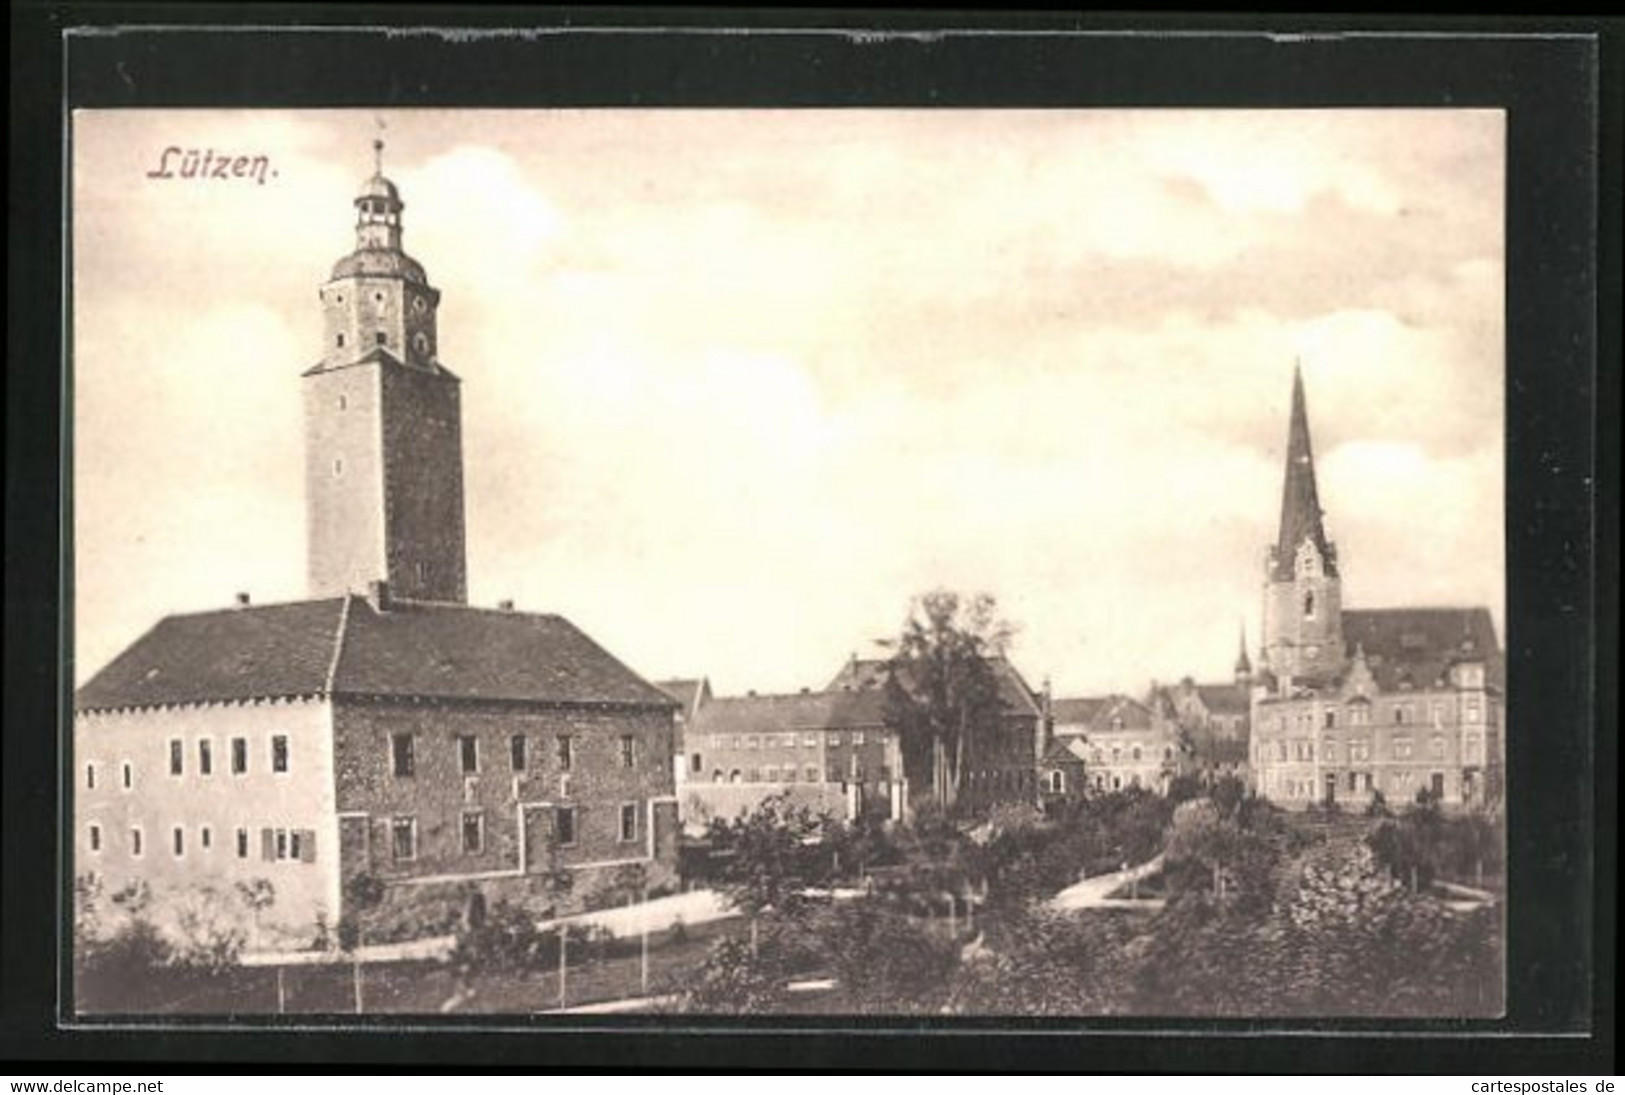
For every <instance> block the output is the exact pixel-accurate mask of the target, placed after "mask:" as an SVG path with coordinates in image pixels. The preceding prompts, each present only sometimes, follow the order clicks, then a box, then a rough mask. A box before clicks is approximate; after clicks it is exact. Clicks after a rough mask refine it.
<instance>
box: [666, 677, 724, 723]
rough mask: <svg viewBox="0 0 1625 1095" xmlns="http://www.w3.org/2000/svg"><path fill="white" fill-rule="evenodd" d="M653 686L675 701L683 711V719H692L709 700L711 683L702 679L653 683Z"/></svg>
mask: <svg viewBox="0 0 1625 1095" xmlns="http://www.w3.org/2000/svg"><path fill="white" fill-rule="evenodd" d="M654 686H655V687H656V688H658V689H660V690H661V691H662V692H664V693H665V694H666V695H668V696H670V697H671V698H672V699H674V700H676V701H677V703H678V705H679V706H680V707H681V708H682V710H683V715H684V717H685V718H689V719H692V718H693V717H694V713H695V712H696V711H698V710H699V709H700V707H701V706H702V705H704V704H706V703H709V702H710V700H711V682H710V681H709V680H707V679H706V678H704V677H701V678H699V679H698V680H688V679H682V680H670V681H655V682H654Z"/></svg>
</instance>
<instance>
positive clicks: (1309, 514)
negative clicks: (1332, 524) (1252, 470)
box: [1271, 365, 1337, 582]
mask: <svg viewBox="0 0 1625 1095" xmlns="http://www.w3.org/2000/svg"><path fill="white" fill-rule="evenodd" d="M1323 516H1324V514H1323V513H1322V512H1321V509H1320V493H1319V491H1318V490H1317V489H1316V487H1315V454H1314V449H1313V447H1312V446H1311V445H1310V443H1309V411H1308V409H1307V406H1306V405H1305V400H1304V396H1303V369H1302V367H1301V366H1297V365H1294V366H1293V369H1292V418H1291V422H1290V424H1289V425H1288V427H1287V441H1286V474H1285V477H1284V481H1283V483H1282V486H1281V531H1280V535H1279V536H1278V537H1277V538H1276V541H1275V551H1274V552H1273V554H1272V555H1271V570H1272V577H1274V579H1275V580H1276V581H1280V582H1285V581H1290V580H1291V579H1292V576H1293V572H1294V570H1295V569H1296V568H1297V565H1298V553H1299V551H1300V550H1301V549H1302V548H1303V545H1304V543H1305V542H1308V543H1311V544H1313V545H1314V548H1315V551H1316V553H1317V554H1318V555H1319V561H1320V563H1321V565H1322V566H1323V567H1324V569H1325V571H1326V573H1327V574H1328V575H1330V576H1332V577H1334V578H1335V577H1336V576H1337V549H1336V546H1335V545H1333V544H1332V543H1331V541H1329V540H1328V539H1327V538H1326V528H1325V525H1324V524H1323V523H1322V517H1323Z"/></svg>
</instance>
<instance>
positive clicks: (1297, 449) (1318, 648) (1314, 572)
mask: <svg viewBox="0 0 1625 1095" xmlns="http://www.w3.org/2000/svg"><path fill="white" fill-rule="evenodd" d="M1264 571H1265V574H1264V644H1263V645H1264V650H1263V665H1262V667H1261V668H1263V669H1266V670H1268V671H1269V672H1270V673H1272V674H1274V675H1275V677H1276V678H1277V680H1280V681H1283V682H1285V681H1288V680H1290V679H1291V678H1293V677H1300V678H1311V679H1320V678H1325V677H1328V676H1332V675H1335V674H1337V673H1339V672H1340V671H1341V669H1342V666H1343V660H1344V653H1343V651H1344V648H1343V619H1342V611H1343V610H1342V599H1343V597H1342V581H1341V580H1340V579H1339V577H1338V569H1337V545H1336V544H1334V543H1332V541H1331V540H1330V539H1329V538H1328V537H1327V536H1326V527H1325V524H1324V522H1323V514H1322V513H1321V510H1320V493H1319V491H1318V490H1317V489H1316V485H1315V454H1314V450H1313V448H1312V447H1311V446H1310V443H1309V411H1308V407H1307V403H1306V400H1305V399H1304V395H1303V370H1302V368H1301V367H1298V366H1296V365H1295V366H1294V367H1293V370H1292V412H1291V419H1290V421H1289V423H1288V426H1287V453H1286V473H1285V477H1284V482H1283V483H1282V487H1281V527H1280V532H1279V534H1278V535H1277V537H1276V541H1275V543H1274V544H1272V545H1270V549H1269V556H1268V558H1267V559H1266V561H1265V566H1264Z"/></svg>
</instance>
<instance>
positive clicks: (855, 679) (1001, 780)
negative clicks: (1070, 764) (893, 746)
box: [829, 657, 1048, 813]
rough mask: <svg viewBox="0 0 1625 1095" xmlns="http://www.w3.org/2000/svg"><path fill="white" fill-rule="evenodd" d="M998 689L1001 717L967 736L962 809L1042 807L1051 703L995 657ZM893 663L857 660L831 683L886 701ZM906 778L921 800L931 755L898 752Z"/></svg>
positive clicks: (958, 804)
mask: <svg viewBox="0 0 1625 1095" xmlns="http://www.w3.org/2000/svg"><path fill="white" fill-rule="evenodd" d="M988 664H989V666H990V667H991V668H992V670H993V673H994V676H995V679H996V681H997V685H998V693H997V695H998V700H999V706H1000V714H999V715H998V716H997V717H996V718H993V719H990V720H989V721H988V722H987V723H985V724H983V725H980V726H972V727H970V728H969V733H967V734H966V735H965V739H964V741H965V749H964V758H963V762H962V770H961V772H960V779H959V797H958V800H957V802H956V807H957V808H958V809H960V810H962V811H966V812H969V813H978V812H982V811H985V810H987V809H989V808H990V807H993V806H998V805H1005V804H1010V805H1017V804H1026V805H1031V806H1037V805H1038V804H1039V793H1038V771H1039V763H1040V761H1041V760H1042V758H1043V756H1044V752H1045V749H1046V748H1047V746H1048V730H1047V725H1046V723H1047V719H1046V715H1045V700H1044V699H1043V697H1041V696H1040V695H1039V694H1038V693H1036V692H1034V691H1033V690H1032V688H1030V687H1029V686H1028V684H1027V682H1026V680H1025V679H1024V678H1023V677H1022V676H1021V674H1020V672H1018V671H1017V670H1016V667H1015V666H1013V665H1011V664H1010V662H1009V661H1007V660H1006V659H1004V658H990V659H988ZM888 671H889V670H888V663H886V662H884V661H880V660H875V659H868V660H864V659H859V658H856V657H854V658H852V659H851V660H850V661H849V662H847V664H846V665H845V666H843V667H842V668H841V671H840V672H839V673H837V674H836V675H835V677H834V679H833V680H831V681H830V683H829V690H830V691H849V692H857V693H864V692H870V693H874V694H875V695H877V696H880V697H884V695H885V687H886V679H887V673H888ZM898 754H899V756H900V757H901V761H902V766H903V774H904V778H905V779H906V780H907V781H908V784H909V787H910V788H912V793H913V794H914V795H915V796H916V797H918V796H920V795H923V794H928V793H929V792H930V789H931V784H932V781H931V769H930V758H929V755H928V754H927V753H926V752H925V751H924V750H923V749H922V750H920V751H913V750H910V749H909V748H908V747H907V743H902V748H900V749H899V751H898Z"/></svg>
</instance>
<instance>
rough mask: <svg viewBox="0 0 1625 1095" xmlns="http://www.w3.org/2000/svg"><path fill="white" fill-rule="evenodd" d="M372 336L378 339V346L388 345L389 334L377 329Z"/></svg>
mask: <svg viewBox="0 0 1625 1095" xmlns="http://www.w3.org/2000/svg"><path fill="white" fill-rule="evenodd" d="M373 337H374V338H376V339H377V340H378V345H380V346H388V345H389V336H388V335H386V334H384V332H382V331H379V332H377V333H376V334H374V335H373Z"/></svg>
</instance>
